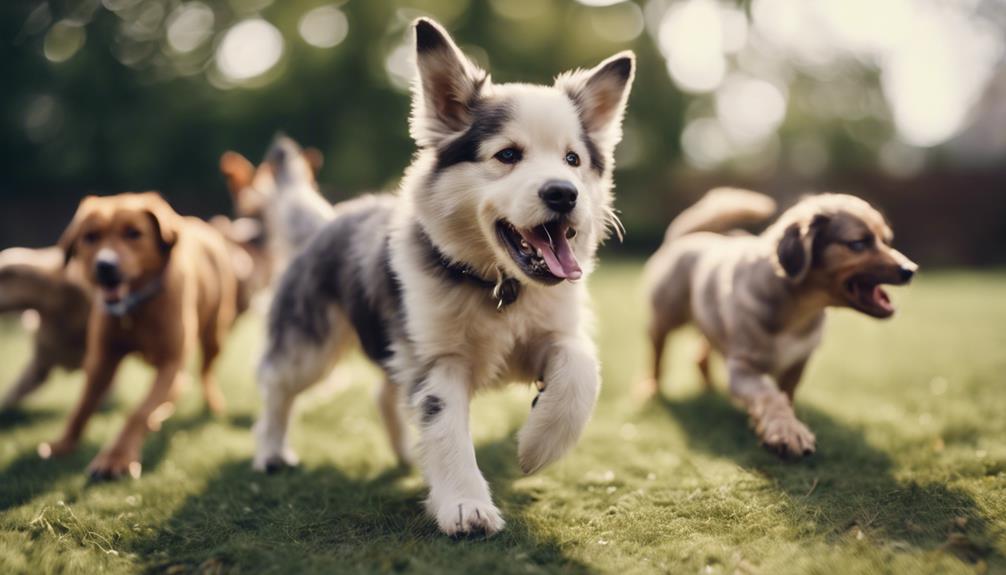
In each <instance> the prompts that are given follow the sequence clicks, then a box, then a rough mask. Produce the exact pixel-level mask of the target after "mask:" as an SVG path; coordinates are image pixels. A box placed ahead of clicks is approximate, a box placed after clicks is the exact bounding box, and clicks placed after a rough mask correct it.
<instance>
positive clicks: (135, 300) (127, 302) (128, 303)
mask: <svg viewBox="0 0 1006 575" xmlns="http://www.w3.org/2000/svg"><path fill="white" fill-rule="evenodd" d="M163 286H164V279H163V278H162V277H161V276H157V277H156V278H154V279H152V280H151V281H149V282H147V285H145V286H143V287H142V288H140V289H138V290H136V291H135V292H132V293H129V294H126V297H124V298H122V299H121V300H119V301H117V302H114V303H108V302H104V304H105V311H106V312H108V315H110V316H112V317H123V316H125V315H127V314H129V312H131V311H133V310H134V309H136V306H138V305H140V304H141V303H143V302H145V301H147V300H148V299H150V298H152V297H154V296H155V295H157V292H159V291H161V287H163Z"/></svg>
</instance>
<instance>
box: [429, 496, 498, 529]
mask: <svg viewBox="0 0 1006 575" xmlns="http://www.w3.org/2000/svg"><path fill="white" fill-rule="evenodd" d="M430 512H431V513H432V514H433V515H434V518H435V519H436V520H437V527H439V528H440V531H441V532H442V533H444V534H445V535H450V536H452V537H457V536H462V535H474V534H484V535H486V536H489V535H493V534H495V533H497V532H499V531H500V530H502V529H503V526H504V525H506V522H505V521H503V516H502V515H500V512H499V509H496V506H495V505H493V504H492V502H490V501H479V500H477V499H467V498H451V497H448V498H445V499H444V500H443V501H442V502H440V503H438V504H436V505H434V504H430Z"/></svg>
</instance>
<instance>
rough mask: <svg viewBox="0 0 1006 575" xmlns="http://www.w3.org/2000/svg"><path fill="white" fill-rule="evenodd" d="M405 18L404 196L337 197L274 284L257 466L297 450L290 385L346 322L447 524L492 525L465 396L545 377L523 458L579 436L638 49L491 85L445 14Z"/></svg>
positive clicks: (303, 380) (311, 373)
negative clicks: (409, 109)
mask: <svg viewBox="0 0 1006 575" xmlns="http://www.w3.org/2000/svg"><path fill="white" fill-rule="evenodd" d="M414 30H415V40H416V64H417V68H418V78H417V80H416V82H415V87H414V95H413V113H412V121H411V134H412V136H413V138H414V139H415V140H416V143H417V144H418V146H419V152H418V154H417V155H416V158H415V161H414V162H413V164H412V166H411V167H410V168H409V169H408V170H407V172H406V175H405V178H404V180H403V181H402V185H401V189H400V193H399V194H398V195H397V196H368V197H363V198H360V199H358V200H354V201H352V202H348V203H345V204H342V205H340V207H339V209H338V210H337V214H336V216H335V218H334V220H333V221H332V222H331V223H329V224H328V225H327V226H326V227H325V228H323V229H322V230H321V231H320V232H319V233H318V234H317V235H316V236H315V237H314V238H313V240H312V241H311V242H310V243H309V244H308V245H307V246H306V248H305V249H304V251H302V252H301V253H300V255H299V256H298V257H297V258H295V259H294V261H293V262H292V263H291V265H290V268H289V269H288V270H287V272H286V274H285V276H284V277H283V279H282V280H281V282H280V286H279V289H278V291H277V293H276V297H275V300H274V302H273V306H272V310H271V314H270V319H269V334H268V343H267V349H266V352H265V356H264V358H263V360H262V363H261V366H260V369H259V384H260V387H261V391H262V393H263V396H264V403H265V405H264V411H263V414H262V417H261V419H260V421H259V422H258V424H257V426H256V433H257V439H258V446H257V453H256V455H255V466H256V468H258V469H263V470H273V469H277V468H280V467H282V466H285V465H292V464H294V463H295V462H296V457H295V455H294V454H293V453H292V452H291V450H290V448H289V446H288V444H287V439H286V436H287V426H288V420H289V416H290V408H291V405H292V403H293V400H294V398H295V397H296V395H297V394H298V393H299V392H301V391H302V390H304V389H305V388H306V387H308V386H310V385H311V384H312V383H314V382H316V381H318V380H320V379H321V378H322V377H323V376H324V375H325V374H326V373H327V372H328V371H329V370H330V369H331V368H332V366H333V363H334V362H335V361H336V360H337V359H338V357H339V352H341V351H342V350H343V349H344V348H345V344H346V343H347V342H350V341H352V340H353V339H354V337H353V334H355V335H356V336H357V338H358V339H359V342H360V343H361V345H362V347H363V350H364V351H365V353H366V354H367V355H368V356H369V357H370V359H372V360H373V361H374V362H376V363H377V364H379V365H380V366H381V367H382V368H383V370H384V372H385V374H386V382H385V383H384V385H383V386H382V388H381V391H380V393H379V398H378V402H379V405H380V411H381V413H382V415H383V417H384V420H385V423H386V425H387V428H388V431H389V434H390V436H391V441H392V445H393V446H394V449H395V451H396V453H397V454H398V456H399V457H400V458H401V459H402V460H403V461H406V460H407V459H408V447H407V446H408V442H407V440H406V437H405V430H406V426H405V423H404V421H405V420H404V419H403V415H402V414H403V413H408V414H414V416H415V423H416V425H417V427H418V430H419V440H418V442H417V445H416V447H417V452H416V455H417V459H418V463H419V465H420V466H421V468H422V471H423V474H424V476H425V478H426V480H427V482H428V483H429V486H430V494H429V498H428V499H427V509H428V511H429V513H430V514H431V515H432V517H433V518H435V520H436V522H437V524H438V526H439V527H440V530H441V531H443V532H444V533H447V534H463V533H470V532H485V533H489V534H491V533H494V532H496V531H499V530H500V529H501V528H502V527H503V525H504V521H503V519H502V518H501V517H500V512H499V510H498V509H497V508H496V507H495V506H494V505H493V502H492V499H491V497H490V494H489V486H488V484H487V483H486V480H485V479H484V478H483V477H482V474H481V473H480V472H479V468H478V465H477V463H476V461H475V450H474V448H473V446H472V438H471V434H470V432H469V425H468V424H469V421H468V420H469V413H468V412H469V402H470V401H471V399H472V396H473V394H475V393H476V392H478V391H480V390H482V389H487V388H493V387H496V386H499V385H501V384H502V383H504V382H507V381H523V382H538V384H539V388H540V389H541V390H542V391H541V392H540V394H539V395H538V397H537V398H536V399H535V401H534V402H533V403H532V406H531V414H530V416H529V418H528V421H527V423H526V424H525V425H524V427H523V429H522V430H521V432H520V435H519V448H518V452H519V458H520V466H521V469H523V470H524V471H525V472H526V473H531V472H534V471H536V470H538V469H540V468H541V467H543V466H545V465H547V464H548V463H550V462H552V461H554V460H556V459H557V458H559V457H560V456H561V455H563V454H564V453H565V452H566V451H567V450H568V449H570V447H572V445H573V444H574V443H575V442H576V440H577V438H578V436H579V435H580V432H581V431H582V430H583V428H584V425H585V424H586V422H587V420H588V419H589V417H590V414H591V411H592V410H593V407H594V404H595V402H596V399H597V394H598V389H599V385H600V380H599V373H598V361H597V356H596V353H595V349H594V345H593V343H592V341H591V338H590V334H589V324H590V315H591V314H590V311H589V302H588V294H587V290H586V286H585V285H584V282H583V281H582V280H583V279H584V278H585V277H586V276H587V275H588V274H589V273H590V271H591V269H592V268H593V259H594V254H595V251H596V249H597V247H598V244H599V243H600V242H601V240H602V239H604V238H605V237H606V236H607V234H608V232H609V231H610V230H611V229H612V228H613V227H615V226H617V225H618V223H617V219H616V218H615V216H614V213H613V209H612V193H611V188H612V168H613V159H612V158H613V151H614V147H615V145H616V144H617V143H618V141H619V140H620V138H621V122H622V115H623V112H624V109H625V105H626V99H627V97H628V94H629V89H630V86H631V84H632V79H633V73H634V65H635V60H634V56H633V54H632V53H630V52H625V53H621V54H618V55H616V56H614V57H612V58H610V59H608V60H606V61H604V62H602V63H601V64H600V65H598V66H597V67H596V68H594V69H592V70H578V71H574V72H571V73H567V74H563V75H561V76H559V77H558V78H557V79H556V80H555V83H554V85H552V86H534V85H527V84H499V85H497V84H493V83H492V82H491V80H490V79H489V76H488V74H487V73H486V72H484V71H482V70H480V69H478V68H477V67H476V66H475V65H473V64H472V63H471V62H470V61H469V60H468V59H467V58H466V57H465V56H464V55H463V54H462V53H461V51H460V50H458V48H457V46H456V45H455V44H454V42H453V41H452V40H451V38H450V37H449V36H448V34H447V33H446V32H445V31H444V30H443V29H442V28H441V27H440V26H439V25H437V24H436V23H434V22H431V21H430V20H425V19H420V20H418V21H417V22H416V23H415V24H414Z"/></svg>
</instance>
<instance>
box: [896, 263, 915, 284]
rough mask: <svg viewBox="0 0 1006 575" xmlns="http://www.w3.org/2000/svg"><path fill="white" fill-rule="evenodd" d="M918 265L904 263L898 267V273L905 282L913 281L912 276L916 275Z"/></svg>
mask: <svg viewBox="0 0 1006 575" xmlns="http://www.w3.org/2000/svg"><path fill="white" fill-rule="evenodd" d="M918 267H919V266H916V265H914V264H913V265H911V266H909V265H905V264H902V265H901V267H900V268H898V273H899V274H900V275H901V281H903V282H905V283H908V282H909V281H911V280H912V277H914V276H915V270H917V269H918Z"/></svg>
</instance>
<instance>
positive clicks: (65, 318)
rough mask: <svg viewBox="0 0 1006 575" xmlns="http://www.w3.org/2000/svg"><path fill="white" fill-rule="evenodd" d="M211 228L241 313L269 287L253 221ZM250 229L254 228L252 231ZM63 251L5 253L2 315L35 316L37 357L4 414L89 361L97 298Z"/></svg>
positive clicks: (217, 220) (13, 388) (1, 404)
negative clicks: (227, 258)
mask: <svg viewBox="0 0 1006 575" xmlns="http://www.w3.org/2000/svg"><path fill="white" fill-rule="evenodd" d="M210 223H211V224H212V225H213V227H215V228H217V229H218V230H219V231H220V232H221V233H222V234H224V236H225V237H226V238H227V239H228V240H229V241H230V246H229V247H230V253H231V258H232V263H233V267H234V270H235V273H236V275H237V277H238V286H239V290H238V291H239V298H238V304H237V308H238V313H242V312H244V311H245V310H246V309H247V308H248V307H249V304H250V301H251V299H252V297H253V296H254V295H255V293H257V292H258V291H259V290H261V289H262V288H263V287H264V284H263V283H262V280H261V279H259V278H260V277H261V276H262V275H263V274H264V273H267V272H264V271H262V269H261V267H260V266H262V265H264V262H263V260H262V259H260V258H259V257H258V254H259V253H260V251H261V246H260V244H259V242H258V241H257V237H258V236H257V235H256V234H255V233H254V227H255V226H254V222H251V221H244V220H241V219H238V220H231V219H230V218H227V217H226V216H216V217H214V218H213V219H212V220H211V221H210ZM249 228H252V229H251V230H249ZM64 264H65V256H64V254H63V250H62V249H60V248H59V247H58V246H53V247H48V248H40V249H33V248H8V249H6V250H3V251H2V252H0V314H3V313H14V312H22V313H24V312H28V311H34V312H36V313H37V314H38V325H37V327H36V328H35V329H34V334H33V349H32V356H31V358H30V359H29V360H28V363H27V365H25V367H24V368H23V369H22V371H21V373H20V374H19V375H18V377H17V379H15V380H14V382H13V383H12V384H11V385H10V387H9V388H8V389H7V392H6V393H5V394H4V395H3V399H2V400H0V411H2V410H6V409H11V408H13V407H15V406H17V405H18V404H20V403H21V401H23V400H24V399H25V398H26V397H28V395H30V394H31V393H33V392H35V391H36V390H38V389H39V388H40V387H41V386H42V384H44V383H45V381H46V380H47V379H48V377H49V374H50V373H51V372H52V370H53V368H57V367H59V368H63V369H66V370H69V371H76V370H78V369H80V368H81V366H82V365H83V362H84V349H85V346H86V345H87V322H88V318H89V317H90V314H91V299H92V295H93V294H92V293H91V290H90V289H89V287H88V285H87V281H86V279H85V274H84V271H83V269H82V268H81V265H80V263H79V262H77V261H75V260H71V261H70V262H69V264H65V265H64Z"/></svg>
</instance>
